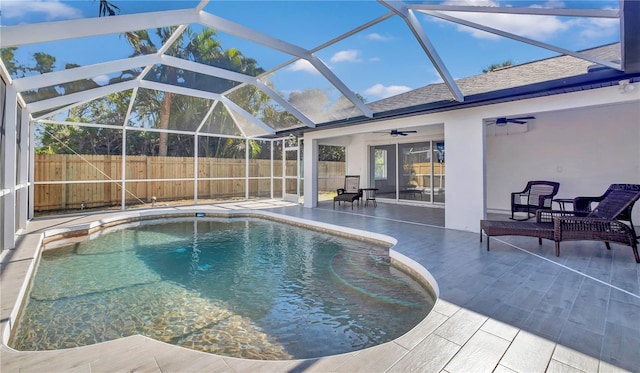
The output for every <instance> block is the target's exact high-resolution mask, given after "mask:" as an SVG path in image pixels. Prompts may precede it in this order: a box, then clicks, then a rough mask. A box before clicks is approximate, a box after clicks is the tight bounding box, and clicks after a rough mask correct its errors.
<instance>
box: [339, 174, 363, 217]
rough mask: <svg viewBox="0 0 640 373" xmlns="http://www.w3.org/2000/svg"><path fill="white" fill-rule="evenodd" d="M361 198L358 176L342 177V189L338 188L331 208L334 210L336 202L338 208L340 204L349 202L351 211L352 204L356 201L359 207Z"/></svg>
mask: <svg viewBox="0 0 640 373" xmlns="http://www.w3.org/2000/svg"><path fill="white" fill-rule="evenodd" d="M361 197H362V189H360V176H358V175H346V176H345V177H344V188H339V189H338V195H337V196H335V197H333V208H334V209H335V208H336V202H338V206H340V202H351V209H352V210H353V203H354V202H356V201H357V202H358V206H360V198H361Z"/></svg>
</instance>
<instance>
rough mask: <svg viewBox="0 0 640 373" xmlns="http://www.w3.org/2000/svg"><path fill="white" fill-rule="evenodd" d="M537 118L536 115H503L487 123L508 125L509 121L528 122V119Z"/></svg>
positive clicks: (516, 122)
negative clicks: (510, 116) (511, 116)
mask: <svg viewBox="0 0 640 373" xmlns="http://www.w3.org/2000/svg"><path fill="white" fill-rule="evenodd" d="M531 119H536V117H533V116H528V117H513V118H509V117H501V118H496V119H492V120H489V121H487V124H495V125H496V126H506V125H507V124H509V123H514V124H527V121H528V120H531Z"/></svg>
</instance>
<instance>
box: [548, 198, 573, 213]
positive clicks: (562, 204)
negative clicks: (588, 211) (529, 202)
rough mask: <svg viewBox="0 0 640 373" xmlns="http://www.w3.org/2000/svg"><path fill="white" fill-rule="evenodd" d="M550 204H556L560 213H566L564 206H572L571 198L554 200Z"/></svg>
mask: <svg viewBox="0 0 640 373" xmlns="http://www.w3.org/2000/svg"><path fill="white" fill-rule="evenodd" d="M552 202H555V203H557V204H558V206H560V210H561V211H566V209H565V204H569V205H573V198H556V199H554V200H553V201H552Z"/></svg>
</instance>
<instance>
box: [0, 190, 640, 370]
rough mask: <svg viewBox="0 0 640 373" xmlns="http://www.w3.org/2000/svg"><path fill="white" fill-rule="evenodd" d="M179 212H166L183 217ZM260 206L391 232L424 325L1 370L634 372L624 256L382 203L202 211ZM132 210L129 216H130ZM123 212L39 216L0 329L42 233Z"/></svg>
mask: <svg viewBox="0 0 640 373" xmlns="http://www.w3.org/2000/svg"><path fill="white" fill-rule="evenodd" d="M188 208H189V207H176V208H170V210H181V209H188ZM198 209H201V210H203V211H207V210H209V209H211V210H218V209H266V210H268V211H272V212H276V213H280V214H285V215H288V216H294V217H299V218H305V219H310V220H314V221H320V222H324V223H330V224H335V225H338V226H344V227H350V228H355V229H362V230H367V231H372V232H376V233H380V234H385V235H389V236H393V237H395V238H396V239H397V240H398V243H397V245H396V246H395V247H394V250H396V251H397V252H398V253H400V254H403V255H405V256H407V257H409V258H411V259H413V260H414V261H416V262H417V263H419V264H420V265H422V266H424V267H425V268H426V269H427V270H428V271H429V272H430V273H431V274H432V275H433V276H434V277H435V279H436V281H437V283H438V286H439V290H440V298H439V300H438V302H437V303H436V306H435V308H434V310H433V311H432V312H431V313H430V314H429V316H427V318H426V319H425V320H424V321H423V322H421V323H420V324H419V325H417V326H416V327H415V328H414V329H413V330H412V331H410V332H409V333H407V334H406V335H404V336H402V337H400V338H398V339H396V340H395V341H392V342H389V343H385V344H383V345H380V346H377V347H374V348H370V349H366V350H362V351H358V352H354V353H348V354H343V355H338V356H331V357H325V358H320V359H309V360H292V361H280V362H273V361H253V360H242V359H235V358H228V357H221V356H216V355H211V354H206V353H202V352H197V351H192V350H187V349H183V348H180V347H176V346H172V345H167V344H164V343H161V342H157V341H154V340H152V339H149V338H146V337H142V336H131V337H127V338H122V339H119V340H115V341H110V342H105V343H101V344H97V345H92V346H86V347H80V348H74V349H69V350H60V351H44V352H19V351H14V350H12V349H10V348H8V347H7V346H5V345H4V344H3V345H2V347H1V349H0V361H1V362H0V364H1V365H0V370H1V371H2V372H25V371H48V372H50V371H65V372H103V371H104V372H113V371H149V372H201V371H216V372H218V371H220V372H248V371H260V372H265V371H266V372H270V371H273V372H285V371H286V372H300V371H309V372H405V371H419V372H451V373H453V372H491V371H494V372H544V371H547V372H580V371H582V372H615V371H640V265H639V264H636V263H635V261H634V259H633V254H632V252H631V249H629V248H628V247H623V246H619V245H612V247H613V250H611V251H607V250H606V249H605V247H604V244H602V243H597V242H568V243H566V244H565V243H563V245H562V252H561V255H562V256H561V257H559V258H556V257H555V256H554V246H553V242H544V243H543V245H542V246H538V244H537V239H535V238H531V237H501V238H499V239H495V238H492V244H491V251H490V252H487V251H486V249H485V246H484V244H483V243H480V242H479V235H478V234H477V233H470V232H462V231H455V230H450V229H444V228H442V226H443V225H444V210H443V209H438V208H425V207H416V206H405V205H391V204H383V203H379V204H378V207H377V208H373V207H372V206H369V207H363V206H360V207H356V208H355V209H354V210H353V211H352V210H351V208H350V207H345V206H342V207H341V208H336V209H335V210H333V209H332V208H331V202H321V203H320V205H319V207H318V208H315V209H306V208H302V207H300V206H297V205H290V204H287V203H283V202H281V201H255V202H243V203H230V204H219V205H214V206H198ZM129 213H134V214H135V213H137V212H136V211H135V210H130V211H128V212H126V213H125V214H129ZM115 214H122V213H120V212H109V213H106V212H105V213H101V214H99V215H95V214H94V215H90V216H64V217H49V218H39V219H36V220H34V221H32V222H30V223H29V227H28V232H27V233H26V234H25V235H23V236H21V237H20V242H19V244H18V247H17V248H16V250H13V251H12V252H11V253H9V255H7V256H6V257H5V258H4V261H3V263H2V273H1V274H0V279H1V284H0V285H1V290H2V293H1V294H0V296H1V298H0V300H1V302H0V303H1V304H0V307H1V312H2V313H1V319H2V325H1V326H2V329H3V330H4V329H5V327H6V326H7V324H8V323H9V322H10V321H11V313H12V310H13V305H14V303H15V300H16V299H18V296H19V294H18V293H19V289H20V287H21V284H22V282H23V279H24V278H25V276H28V275H29V273H28V270H29V267H30V264H31V263H32V262H33V260H34V253H35V247H37V245H38V240H39V234H40V233H41V232H43V231H44V230H47V229H51V228H59V227H64V226H73V225H78V224H83V223H87V222H90V221H96V220H99V219H102V218H104V217H106V216H112V215H115Z"/></svg>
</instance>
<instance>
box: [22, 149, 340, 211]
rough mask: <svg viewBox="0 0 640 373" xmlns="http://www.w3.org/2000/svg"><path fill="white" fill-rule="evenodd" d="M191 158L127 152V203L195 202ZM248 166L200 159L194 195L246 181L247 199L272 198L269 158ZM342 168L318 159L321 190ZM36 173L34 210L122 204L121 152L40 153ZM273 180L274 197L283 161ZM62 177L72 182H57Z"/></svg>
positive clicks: (236, 193)
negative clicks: (105, 153)
mask: <svg viewBox="0 0 640 373" xmlns="http://www.w3.org/2000/svg"><path fill="white" fill-rule="evenodd" d="M194 162H195V159H194V158H192V157H147V156H127V157H126V164H125V177H126V180H127V181H126V184H125V201H126V203H127V204H141V203H150V202H151V199H152V197H156V200H157V201H177V200H189V199H191V200H193V199H194V182H195V180H194V178H195V175H194V173H195V172H194ZM248 166H249V167H248V175H246V173H247V168H246V165H245V161H244V159H231V158H200V157H199V158H198V171H197V173H198V175H197V176H198V191H197V193H198V198H199V199H230V198H244V197H245V193H246V183H247V182H248V183H249V185H248V189H249V191H248V193H249V196H250V197H263V198H267V197H270V196H271V176H272V175H271V161H270V160H269V159H250V160H249V165H248ZM286 166H287V167H288V168H292V169H295V161H287V165H286ZM344 170H345V164H344V162H320V164H319V176H318V186H319V191H321V192H335V190H336V189H337V188H340V187H342V184H343V183H344ZM34 171H35V175H34V178H35V181H36V183H39V184H37V185H35V189H34V193H35V198H34V199H35V205H34V208H35V210H36V211H50V210H65V209H79V208H81V205H82V203H83V202H84V203H85V206H86V207H88V208H92V207H105V206H115V205H120V204H121V200H122V182H121V181H118V180H122V156H119V155H118V156H116V155H71V154H69V155H67V154H54V155H48V154H38V155H36V158H35V170H34ZM247 176H248V179H247ZM273 178H274V179H273V193H274V196H275V197H278V196H281V195H282V160H276V161H273ZM180 179H190V180H180ZM207 179H209V180H207ZM210 179H218V180H210ZM220 179H221V180H220ZM62 181H69V182H73V183H71V184H56V182H62ZM40 183H42V184H40ZM286 188H287V190H291V189H295V179H287V184H286Z"/></svg>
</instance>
